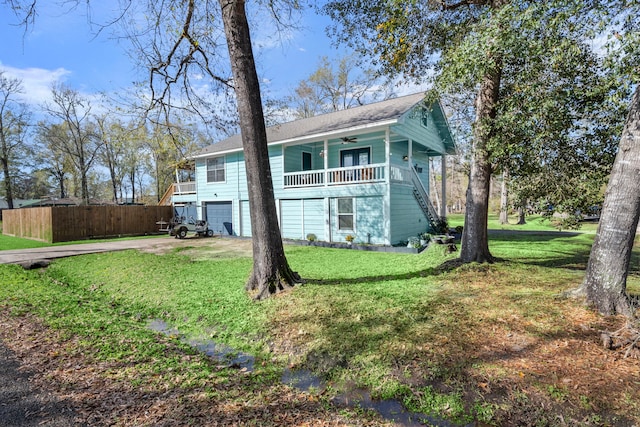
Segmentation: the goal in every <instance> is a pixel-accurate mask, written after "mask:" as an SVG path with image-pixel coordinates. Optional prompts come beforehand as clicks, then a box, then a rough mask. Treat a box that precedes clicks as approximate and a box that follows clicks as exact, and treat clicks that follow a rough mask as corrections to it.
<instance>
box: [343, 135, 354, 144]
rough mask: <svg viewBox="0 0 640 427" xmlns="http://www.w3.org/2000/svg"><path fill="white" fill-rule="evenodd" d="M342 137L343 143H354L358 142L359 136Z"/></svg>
mask: <svg viewBox="0 0 640 427" xmlns="http://www.w3.org/2000/svg"><path fill="white" fill-rule="evenodd" d="M340 139H342V144H353V143H355V142H358V137H357V136H343V137H342V138H340Z"/></svg>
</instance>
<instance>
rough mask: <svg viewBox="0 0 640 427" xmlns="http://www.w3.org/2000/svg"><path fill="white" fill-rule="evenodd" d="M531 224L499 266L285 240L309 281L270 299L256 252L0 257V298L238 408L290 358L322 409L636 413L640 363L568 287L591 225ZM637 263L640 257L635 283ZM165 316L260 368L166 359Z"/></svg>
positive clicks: (508, 414)
mask: <svg viewBox="0 0 640 427" xmlns="http://www.w3.org/2000/svg"><path fill="white" fill-rule="evenodd" d="M455 220H456V219H455V218H452V223H453V224H454V225H455V222H454V221H455ZM530 224H531V225H530V227H538V228H534V229H533V231H526V230H525V231H513V232H500V233H494V234H492V237H491V242H490V247H491V250H492V253H493V254H494V255H495V256H496V257H498V258H499V259H500V260H501V261H500V262H498V263H496V264H494V265H467V266H459V267H456V268H453V269H452V268H450V267H447V268H444V267H443V263H444V262H446V261H451V260H453V259H454V258H455V255H445V254H444V253H443V251H442V249H441V248H440V247H437V246H435V247H433V248H431V249H429V250H426V251H425V252H423V253H421V254H419V255H409V254H393V253H377V252H365V251H355V250H348V249H327V248H319V247H304V246H287V247H286V251H287V256H288V259H289V262H290V264H291V265H292V267H293V268H294V269H295V270H297V271H298V272H299V273H300V274H301V276H302V277H303V278H305V280H306V282H307V283H306V284H305V285H303V286H299V287H297V288H296V289H294V290H293V291H292V292H290V293H287V294H284V295H280V296H278V297H276V298H272V299H270V300H268V301H265V302H261V303H255V302H252V301H250V300H249V299H248V297H247V295H246V293H245V291H244V289H243V285H244V281H245V280H246V278H247V277H248V275H249V272H250V269H251V259H250V257H248V256H235V257H229V256H225V254H224V253H220V252H216V251H210V250H208V248H207V247H206V246H205V247H203V248H189V249H188V250H185V251H174V252H172V253H168V254H164V255H156V254H146V253H138V252H135V251H125V252H114V253H108V254H95V255H87V256H81V257H74V258H67V259H61V260H58V261H56V262H54V263H53V264H52V265H50V266H49V267H48V268H47V269H46V270H42V271H23V270H21V269H20V268H18V267H15V266H0V301H4V302H3V303H1V304H2V305H0V308H1V307H3V306H4V309H5V310H8V311H9V312H11V313H12V315H13V316H21V315H24V314H25V313H33V314H35V315H37V316H38V317H39V318H41V319H43V320H44V321H45V322H46V324H47V325H49V326H50V327H52V328H54V330H57V331H63V333H64V334H65V336H68V337H75V340H76V341H77V343H78V344H77V345H78V346H80V347H81V350H75V351H83V350H84V351H90V352H91V354H93V355H94V356H93V357H95V358H96V360H97V361H98V362H97V363H125V364H126V366H130V368H127V369H130V370H129V371H127V372H128V374H127V376H125V377H123V378H122V379H121V380H122V381H125V382H131V383H135V384H140V383H145V381H151V382H152V383H153V384H156V385H157V386H158V387H160V386H162V387H173V386H172V385H171V384H172V381H174V380H173V379H172V378H174V374H171V372H173V373H175V372H179V373H180V378H181V380H180V384H182V385H181V387H186V386H185V385H184V384H192V385H193V384H199V385H200V386H202V387H207V384H209V382H212V383H215V384H219V383H220V384H221V383H224V384H227V385H235V386H236V388H233V387H231V389H230V390H227V391H220V390H216V391H215V392H214V391H211V393H214V394H215V395H216V399H218V400H221V401H223V402H228V403H229V402H232V403H233V404H234V405H237V404H238V399H242V396H243V395H246V394H251V393H256V392H257V391H256V390H258V389H260V390H262V391H261V393H266V394H269V393H274V394H277V393H279V392H281V391H280V389H279V388H278V387H280V386H278V385H277V384H278V378H279V373H280V372H282V369H283V368H284V367H285V366H289V367H299V368H306V369H311V370H313V371H314V372H316V373H317V374H318V375H321V376H323V377H324V378H325V380H327V381H329V384H330V388H329V390H328V391H327V392H325V393H323V394H322V395H320V396H319V397H318V399H320V400H321V401H323V400H324V402H325V403H324V404H323V405H324V406H322V407H323V408H324V410H327V408H331V406H330V405H328V406H327V403H326V399H329V398H330V397H331V396H332V393H337V391H338V390H341V389H344V388H349V387H362V388H367V389H369V390H371V392H372V394H373V396H374V397H377V398H395V399H398V400H401V401H402V402H404V404H405V406H406V407H408V408H410V409H412V410H416V411H420V412H426V413H432V414H437V415H438V416H441V417H446V418H450V419H454V420H457V421H460V422H468V421H471V420H474V419H475V420H482V421H485V422H489V423H498V424H502V425H511V424H514V423H516V424H517V423H518V422H524V420H527V419H530V417H532V416H533V417H535V418H537V419H539V420H540V422H541V423H542V424H541V425H555V424H554V423H556V422H557V420H558V418H557V416H558V415H562V416H563V417H564V419H565V420H566V422H568V423H572V421H575V420H583V421H584V420H601V421H602V422H603V423H604V424H606V423H615V422H620V420H622V417H627V418H628V419H631V420H634V421H635V422H638V421H640V391H639V390H638V387H637V384H636V383H635V382H634V381H637V380H638V377H637V376H634V375H637V374H638V368H637V363H636V362H637V361H634V360H632V359H624V360H623V359H620V358H618V359H617V362H615V363H614V364H611V363H610V362H607V360H612V359H608V357H609V356H608V355H607V352H609V350H604V349H602V347H601V346H600V345H599V344H598V339H599V338H598V337H599V331H600V330H602V329H606V328H608V327H611V326H612V323H611V322H613V324H615V322H616V321H615V319H613V320H611V319H604V318H602V317H599V316H597V315H596V314H594V313H593V312H591V311H589V310H588V309H586V308H585V307H583V306H582V305H581V304H580V303H579V302H577V301H574V300H570V299H566V298H562V297H561V294H562V293H563V292H564V291H567V290H569V289H572V288H575V287H577V286H578V285H579V284H580V282H581V280H582V277H583V274H584V273H583V271H584V267H585V265H586V261H587V257H588V254H589V249H590V245H591V243H592V240H593V235H592V234H590V233H582V232H579V233H555V232H553V233H546V232H545V233H540V232H539V231H553V228H551V229H549V228H542V227H545V224H544V223H538V224H536V222H535V221H531V222H530ZM518 230H520V229H518ZM210 242H211V245H212V246H215V245H216V242H217V239H213V240H211V241H210ZM239 244H240V243H239ZM638 264H639V256H638V253H634V259H633V261H632V274H631V277H630V280H629V288H630V290H631V291H632V292H633V293H638V292H639V291H640V281H639V276H640V269H639V268H638ZM155 318H161V319H163V320H165V321H167V322H169V323H170V324H172V325H174V326H176V327H177V328H178V329H179V330H180V331H182V332H183V333H187V334H189V335H190V336H194V337H195V336H199V337H206V338H211V339H214V340H216V341H217V342H221V343H226V344H228V345H230V346H232V347H233V348H235V349H237V350H239V351H244V352H249V353H251V354H253V355H255V356H256V357H257V362H256V366H257V370H256V371H255V372H254V373H253V374H252V375H251V376H250V377H249V378H250V381H248V382H247V381H244V380H243V381H240V380H239V379H238V377H237V375H235V374H233V373H230V372H228V371H227V370H222V371H216V370H215V369H213V368H212V367H211V366H210V365H208V364H207V363H205V362H203V361H202V360H197V361H195V360H192V359H189V360H184V359H183V358H180V357H179V356H177V355H175V354H173V353H172V355H171V356H170V357H169V356H167V357H165V356H164V355H163V354H164V352H165V350H163V349H164V348H165V346H166V343H165V342H164V341H163V340H162V339H161V338H159V337H158V336H157V335H154V334H153V333H152V332H151V331H149V330H148V329H147V324H148V322H149V320H150V319H155ZM567 346H570V347H567ZM183 351H187V350H186V349H185V350H183ZM612 354H615V353H612ZM614 359H615V357H614ZM133 366H135V368H133ZM594 367H599V368H598V369H595V368H594ZM605 368H606V369H605ZM616 369H619V371H616ZM629 372H632V374H628V373H629ZM633 372H635V374H633ZM623 373H624V375H623ZM103 375H113V373H112V372H111V373H105V374H103ZM612 378H615V380H614V379H612ZM618 378H623V379H622V380H620V381H618ZM634 378H635V379H634ZM590 382H593V383H597V384H599V387H595V388H594V387H589V386H588V385H590V384H591V383H590ZM585 384H586V385H585ZM229 404H231V403H229ZM541 408H546V409H541ZM331 410H332V409H331ZM325 416H326V414H325ZM348 416H349V417H353V418H352V419H354V420H355V419H358V417H361V416H365V417H366V416H368V415H367V414H361V413H357V412H356V413H351V414H349V415H348ZM616 420H617V421H616ZM581 422H582V421H581ZM590 422H591V421H589V422H585V424H584V425H594V424H589V423H590ZM354 423H357V422H356V421H354ZM596 424H597V423H596ZM576 425H579V423H578V424H576Z"/></svg>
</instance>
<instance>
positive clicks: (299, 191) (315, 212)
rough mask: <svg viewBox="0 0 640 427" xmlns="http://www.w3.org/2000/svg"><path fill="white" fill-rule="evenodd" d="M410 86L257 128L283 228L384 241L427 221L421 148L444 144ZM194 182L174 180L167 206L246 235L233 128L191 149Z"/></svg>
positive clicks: (443, 128)
mask: <svg viewBox="0 0 640 427" xmlns="http://www.w3.org/2000/svg"><path fill="white" fill-rule="evenodd" d="M423 100H424V95H423V94H415V95H409V96H403V97H399V98H394V99H390V100H386V101H382V102H377V103H374V104H370V105H365V106H361V107H356V108H351V109H348V110H343V111H338V112H334V113H329V114H323V115H319V116H315V117H310V118H306V119H300V120H296V121H292V122H289V123H284V124H280V125H277V126H272V127H269V128H268V129H267V139H268V146H269V154H270V162H271V171H272V179H273V187H274V193H275V198H276V205H277V208H278V215H279V219H280V230H281V233H282V236H283V237H284V238H290V239H305V238H306V237H307V235H308V234H311V233H312V234H315V236H316V237H317V239H318V240H321V241H328V242H344V241H345V237H346V236H347V235H349V234H351V235H353V236H355V241H356V242H362V243H372V244H381V245H393V244H396V243H398V242H400V241H406V240H407V239H408V237H409V236H415V235H417V234H419V233H423V232H425V231H428V230H429V229H430V225H431V224H432V223H433V222H434V221H435V220H436V219H437V218H438V216H437V214H436V212H435V210H434V209H433V206H432V204H431V202H430V200H429V196H428V191H427V189H428V188H429V173H428V171H429V158H430V157H433V156H443V155H445V154H454V153H455V145H454V141H453V139H452V136H451V133H450V131H449V127H448V124H447V120H446V117H445V115H444V113H443V111H442V109H441V107H440V105H439V104H438V103H435V104H433V105H425V104H424V103H423ZM193 160H194V161H195V168H196V173H195V177H196V180H195V182H190V183H182V184H180V185H176V186H175V192H174V194H173V195H172V202H173V204H174V206H176V209H177V212H182V214H183V215H184V214H185V213H190V214H192V215H194V216H197V217H198V219H206V220H207V221H208V222H209V224H210V227H211V228H212V229H213V230H214V232H216V233H221V234H227V235H236V236H251V222H250V219H249V218H250V217H249V201H248V194H247V180H246V172H245V165H244V155H243V150H242V142H241V138H240V135H236V136H233V137H230V138H228V139H225V140H223V141H220V142H218V143H215V144H212V145H210V146H208V147H206V148H204V149H203V150H202V151H200V152H199V153H197V154H196V155H195V156H194V157H193Z"/></svg>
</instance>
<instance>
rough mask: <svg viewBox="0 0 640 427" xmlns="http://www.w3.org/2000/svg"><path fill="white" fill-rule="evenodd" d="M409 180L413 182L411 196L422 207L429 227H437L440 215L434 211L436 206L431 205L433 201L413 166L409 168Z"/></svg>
mask: <svg viewBox="0 0 640 427" xmlns="http://www.w3.org/2000/svg"><path fill="white" fill-rule="evenodd" d="M411 182H412V183H413V196H414V197H415V198H416V200H417V201H418V205H420V209H422V212H423V213H424V215H425V216H426V217H427V220H428V221H429V225H430V226H431V228H432V229H433V230H435V229H437V228H438V222H439V221H440V216H439V215H438V213H437V212H436V208H435V207H434V206H433V203H431V199H430V198H429V194H428V193H427V190H426V189H425V188H424V185H422V181H420V177H419V176H418V173H417V172H416V170H415V169H414V168H411Z"/></svg>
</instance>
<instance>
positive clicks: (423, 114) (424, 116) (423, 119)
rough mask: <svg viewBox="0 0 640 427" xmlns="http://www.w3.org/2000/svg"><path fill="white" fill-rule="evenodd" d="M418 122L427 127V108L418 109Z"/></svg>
mask: <svg viewBox="0 0 640 427" xmlns="http://www.w3.org/2000/svg"><path fill="white" fill-rule="evenodd" d="M420 123H422V126H424V127H427V125H428V124H429V110H427V109H426V108H424V107H423V108H421V109H420Z"/></svg>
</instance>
